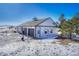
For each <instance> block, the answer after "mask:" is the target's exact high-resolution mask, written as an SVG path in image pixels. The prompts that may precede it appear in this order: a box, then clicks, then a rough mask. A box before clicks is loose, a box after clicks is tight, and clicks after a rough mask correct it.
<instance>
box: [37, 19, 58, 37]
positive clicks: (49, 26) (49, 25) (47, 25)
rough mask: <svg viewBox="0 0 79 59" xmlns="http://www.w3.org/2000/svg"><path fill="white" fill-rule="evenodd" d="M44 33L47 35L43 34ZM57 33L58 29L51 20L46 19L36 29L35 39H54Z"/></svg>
mask: <svg viewBox="0 0 79 59" xmlns="http://www.w3.org/2000/svg"><path fill="white" fill-rule="evenodd" d="M46 31H47V34H45V32H46ZM51 31H52V33H51ZM58 31H59V29H58V28H57V27H56V25H55V23H54V22H53V20H52V19H48V20H46V21H44V22H43V23H41V24H39V25H38V26H37V27H36V38H50V37H52V38H54V37H56V35H58ZM39 32H40V33H39Z"/></svg>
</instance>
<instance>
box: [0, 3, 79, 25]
mask: <svg viewBox="0 0 79 59" xmlns="http://www.w3.org/2000/svg"><path fill="white" fill-rule="evenodd" d="M77 12H79V4H76V3H75V4H74V3H72V4H71V3H69V4H68V3H6V4H5V3H4V4H3V3H0V25H19V24H21V23H23V22H26V21H30V20H32V18H34V17H37V18H47V17H51V18H52V19H53V20H54V21H58V18H59V16H60V15H61V14H62V13H63V14H64V15H65V18H67V19H70V18H71V17H73V16H74V15H75V14H76V13H77Z"/></svg>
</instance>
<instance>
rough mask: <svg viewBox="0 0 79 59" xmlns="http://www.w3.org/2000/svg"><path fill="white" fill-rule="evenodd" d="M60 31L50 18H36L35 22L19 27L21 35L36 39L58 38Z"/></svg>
mask: <svg viewBox="0 0 79 59" xmlns="http://www.w3.org/2000/svg"><path fill="white" fill-rule="evenodd" d="M58 30H59V28H57V26H56V23H55V22H54V21H53V20H52V19H51V18H50V17H48V18H45V19H37V18H34V19H33V21H29V22H25V23H23V24H21V25H19V26H17V31H18V32H19V33H21V34H24V35H26V36H32V37H34V38H49V37H53V38H54V37H56V36H57V33H58Z"/></svg>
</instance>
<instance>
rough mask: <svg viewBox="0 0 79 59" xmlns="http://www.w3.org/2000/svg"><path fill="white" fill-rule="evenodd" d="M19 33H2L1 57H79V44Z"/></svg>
mask: <svg viewBox="0 0 79 59" xmlns="http://www.w3.org/2000/svg"><path fill="white" fill-rule="evenodd" d="M21 37H22V35H20V34H18V33H13V32H11V33H10V32H9V33H0V56H72V55H74V56H79V43H77V42H73V41H70V42H68V41H66V42H68V43H66V44H63V43H64V42H65V41H64V42H62V44H61V41H62V40H59V39H52V38H51V39H42V40H40V39H33V38H31V37H26V36H25V41H24V42H23V41H21Z"/></svg>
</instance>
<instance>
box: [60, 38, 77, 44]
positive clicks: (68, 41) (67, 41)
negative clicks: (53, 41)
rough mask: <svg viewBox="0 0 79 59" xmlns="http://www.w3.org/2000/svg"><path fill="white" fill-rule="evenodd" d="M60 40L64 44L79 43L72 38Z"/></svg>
mask: <svg viewBox="0 0 79 59" xmlns="http://www.w3.org/2000/svg"><path fill="white" fill-rule="evenodd" d="M59 42H60V44H63V45H68V44H69V43H77V42H75V41H73V40H70V39H64V40H63V39H61V40H60V41H59Z"/></svg>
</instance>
